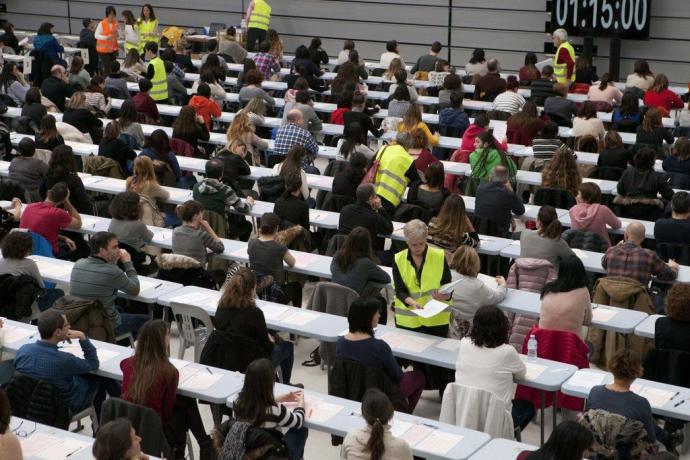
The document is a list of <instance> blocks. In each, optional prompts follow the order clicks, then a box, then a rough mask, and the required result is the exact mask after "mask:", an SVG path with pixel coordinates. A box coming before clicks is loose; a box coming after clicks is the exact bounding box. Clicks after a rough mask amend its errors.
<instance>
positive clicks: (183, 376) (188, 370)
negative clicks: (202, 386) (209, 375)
mask: <svg viewBox="0 0 690 460" xmlns="http://www.w3.org/2000/svg"><path fill="white" fill-rule="evenodd" d="M199 371H200V370H199V368H198V367H196V366H184V367H182V368H181V369H178V370H177V372H178V373H179V377H178V382H179V385H182V384H184V383H185V382H186V381H187V380H189V379H190V378H192V377H193V376H195V375H196V374H198V373H199Z"/></svg>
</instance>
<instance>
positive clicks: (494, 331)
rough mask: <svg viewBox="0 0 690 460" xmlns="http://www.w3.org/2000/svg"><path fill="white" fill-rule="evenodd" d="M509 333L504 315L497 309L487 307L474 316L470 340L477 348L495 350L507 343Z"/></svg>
mask: <svg viewBox="0 0 690 460" xmlns="http://www.w3.org/2000/svg"><path fill="white" fill-rule="evenodd" d="M509 331H510V323H508V318H506V315H505V314H504V313H503V312H502V311H501V310H499V309H498V307H496V306H494V305H487V306H484V307H481V308H480V309H479V310H477V312H476V313H475V314H474V319H473V320H472V329H471V330H470V339H472V343H474V344H475V345H476V346H478V347H486V348H496V347H498V346H501V345H503V344H506V343H508V333H509Z"/></svg>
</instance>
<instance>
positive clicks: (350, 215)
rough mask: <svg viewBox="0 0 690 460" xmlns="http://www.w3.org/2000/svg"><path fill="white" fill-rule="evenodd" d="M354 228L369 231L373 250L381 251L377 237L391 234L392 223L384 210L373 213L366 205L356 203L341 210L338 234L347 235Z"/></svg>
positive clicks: (381, 246)
mask: <svg viewBox="0 0 690 460" xmlns="http://www.w3.org/2000/svg"><path fill="white" fill-rule="evenodd" d="M355 227H364V228H366V229H367V230H369V234H370V235H371V241H372V242H374V248H375V249H383V241H382V240H381V241H380V242H376V241H377V239H378V237H377V235H390V234H391V233H392V232H393V222H391V218H390V216H389V215H388V213H386V210H385V209H384V208H381V209H379V210H378V211H374V210H373V209H372V207H371V206H369V204H367V203H359V202H358V203H354V204H350V205H347V206H345V207H344V208H343V209H341V211H340V219H339V221H338V233H340V234H343V235H349V234H350V232H351V231H352V229H354V228H355Z"/></svg>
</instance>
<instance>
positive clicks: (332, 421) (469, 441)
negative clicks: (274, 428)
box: [227, 384, 490, 460]
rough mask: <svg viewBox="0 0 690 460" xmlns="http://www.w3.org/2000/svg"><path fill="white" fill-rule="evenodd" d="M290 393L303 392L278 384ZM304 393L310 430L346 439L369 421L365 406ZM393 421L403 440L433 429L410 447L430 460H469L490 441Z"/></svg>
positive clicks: (447, 428)
mask: <svg viewBox="0 0 690 460" xmlns="http://www.w3.org/2000/svg"><path fill="white" fill-rule="evenodd" d="M290 391H302V390H301V389H298V388H296V387H291V386H288V385H283V384H276V386H275V390H274V393H275V395H276V396H278V395H283V394H286V393H289V392H290ZM304 394H305V403H306V404H305V406H307V407H305V409H306V417H305V422H304V424H305V426H306V427H307V428H309V429H312V430H317V431H323V432H326V433H330V434H334V435H337V436H343V437H344V436H345V435H346V434H347V433H348V432H350V431H352V430H354V429H357V428H362V427H364V426H365V421H364V419H363V418H362V416H361V403H359V402H356V401H350V400H348V399H343V398H337V397H335V396H330V395H327V394H323V393H316V392H314V391H309V390H305V391H304ZM235 399H236V396H231V397H230V398H228V400H227V405H228V407H232V405H233V403H234V402H235ZM312 414H313V415H312ZM393 420H394V421H393V425H394V430H400V431H401V432H402V436H401V437H402V438H405V431H406V428H407V429H409V428H414V426H415V425H419V426H420V427H423V428H429V430H425V431H428V432H429V434H426V435H425V436H424V437H423V438H422V439H420V441H419V442H417V443H415V444H414V445H412V446H410V447H411V448H412V453H413V454H414V455H418V456H421V457H424V458H426V459H428V460H445V459H469V458H470V456H471V455H472V454H473V453H474V452H476V451H477V450H478V449H479V448H480V447H481V446H483V445H484V444H486V443H487V442H488V441H489V439H490V438H489V435H488V434H486V433H481V432H479V431H474V430H468V429H466V428H460V427H458V426H454V425H449V424H446V423H441V422H437V421H435V420H429V419H426V418H422V417H417V416H415V415H410V414H404V413H402V412H395V414H394V415H393ZM401 422H402V423H401ZM427 438H428V439H427ZM448 438H450V439H448ZM434 440H436V442H434ZM442 442H443V443H444V444H446V443H447V447H448V448H449V449H448V451H446V452H438V451H437V452H434V450H439V449H440V447H439V444H440V443H442Z"/></svg>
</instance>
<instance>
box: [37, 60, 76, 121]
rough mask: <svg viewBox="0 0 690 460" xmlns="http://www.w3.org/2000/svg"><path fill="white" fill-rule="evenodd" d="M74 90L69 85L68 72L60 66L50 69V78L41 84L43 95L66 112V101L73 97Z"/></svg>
mask: <svg viewBox="0 0 690 460" xmlns="http://www.w3.org/2000/svg"><path fill="white" fill-rule="evenodd" d="M73 92H74V90H73V89H72V87H71V86H70V85H69V84H68V78H67V71H66V70H65V68H64V67H63V66H61V65H59V64H56V65H54V66H53V67H51V69H50V77H48V78H46V79H45V80H43V83H41V94H42V95H44V96H45V97H47V98H48V99H50V100H51V101H53V103H54V104H55V105H56V106H57V108H58V109H60V111H61V112H64V111H65V99H69V98H70V97H72V93H73Z"/></svg>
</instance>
